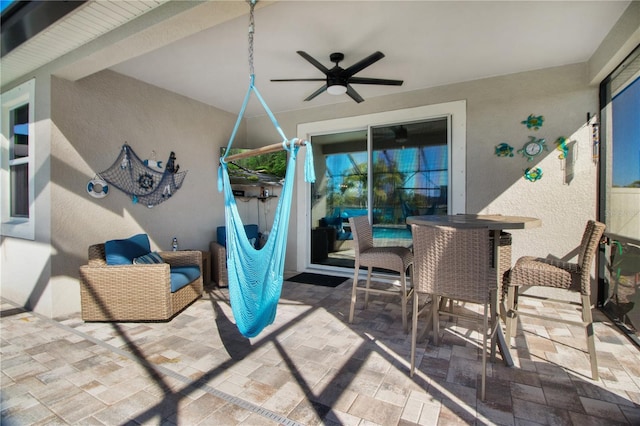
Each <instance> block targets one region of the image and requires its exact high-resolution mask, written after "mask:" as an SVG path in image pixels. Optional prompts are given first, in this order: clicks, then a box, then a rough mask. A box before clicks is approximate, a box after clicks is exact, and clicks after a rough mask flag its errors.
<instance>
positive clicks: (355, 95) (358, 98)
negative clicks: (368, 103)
mask: <svg viewBox="0 0 640 426" xmlns="http://www.w3.org/2000/svg"><path fill="white" fill-rule="evenodd" d="M347 95H349V96H351V99H353V100H354V101H356V102H357V103H360V102H364V99H362V96H360V95H359V94H358V92H356V90H355V89H354V88H353V87H351V85H350V84H347Z"/></svg>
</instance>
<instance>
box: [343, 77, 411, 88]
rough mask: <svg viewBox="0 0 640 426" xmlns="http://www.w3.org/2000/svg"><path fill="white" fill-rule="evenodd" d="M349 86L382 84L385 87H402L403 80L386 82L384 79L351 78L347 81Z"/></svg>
mask: <svg viewBox="0 0 640 426" xmlns="http://www.w3.org/2000/svg"><path fill="white" fill-rule="evenodd" d="M349 83H351V84H382V85H386V86H402V83H404V81H403V80H387V79H384V78H364V77H351V78H350V79H349Z"/></svg>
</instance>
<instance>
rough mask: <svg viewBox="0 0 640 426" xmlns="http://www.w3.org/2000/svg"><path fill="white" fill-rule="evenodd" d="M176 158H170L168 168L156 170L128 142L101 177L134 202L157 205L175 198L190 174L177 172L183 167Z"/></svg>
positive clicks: (100, 174)
mask: <svg viewBox="0 0 640 426" xmlns="http://www.w3.org/2000/svg"><path fill="white" fill-rule="evenodd" d="M172 154H173V153H172ZM174 159H175V156H173V155H172V156H171V157H169V161H168V162H167V166H166V168H165V170H158V169H154V168H152V167H148V166H146V165H145V163H144V161H143V160H141V159H140V157H138V156H137V155H136V153H135V152H133V150H132V149H131V147H130V146H129V145H127V144H124V145H123V146H122V150H121V151H120V155H118V158H117V159H116V161H115V162H114V163H113V165H111V167H109V168H108V169H107V170H105V171H103V172H100V173H98V176H100V177H101V178H102V179H104V180H105V181H107V183H108V184H110V185H112V186H114V187H115V188H118V189H119V190H121V191H122V192H124V193H125V194H127V195H129V196H131V199H132V201H133V203H134V204H136V203H140V204H142V205H145V206H147V207H153V206H157V205H158V204H160V203H162V202H163V201H166V200H168V199H169V198H171V196H172V195H173V194H175V192H176V191H177V190H178V189H180V187H181V186H182V181H184V178H185V176H186V175H187V171H183V172H178V171H177V169H178V168H179V166H178V167H175V166H174V161H173V160H174Z"/></svg>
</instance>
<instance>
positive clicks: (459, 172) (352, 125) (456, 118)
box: [295, 100, 467, 272]
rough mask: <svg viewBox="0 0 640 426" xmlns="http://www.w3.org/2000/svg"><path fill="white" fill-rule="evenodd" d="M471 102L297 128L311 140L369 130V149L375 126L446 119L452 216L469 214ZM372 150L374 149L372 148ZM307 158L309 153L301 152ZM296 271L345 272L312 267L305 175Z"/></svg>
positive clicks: (299, 189)
mask: <svg viewBox="0 0 640 426" xmlns="http://www.w3.org/2000/svg"><path fill="white" fill-rule="evenodd" d="M466 109H467V102H466V100H459V101H452V102H446V103H441V104H435V105H426V106H421V107H415V108H406V109H399V110H394V111H386V112H379V113H373V114H366V115H360V116H354V117H345V118H337V119H331V120H325V121H316V122H310V123H301V124H299V125H298V128H297V137H298V138H300V139H303V140H311V137H312V136H316V135H326V134H331V133H341V132H349V131H354V130H362V129H367V130H368V137H367V146H368V147H370V146H371V132H370V128H371V127H372V126H381V125H392V124H393V123H400V122H407V121H418V120H429V119H433V118H443V117H446V118H447V119H448V123H449V131H448V135H447V138H448V140H447V144H448V147H449V156H448V162H449V164H448V167H449V176H450V177H449V179H450V184H449V188H448V192H449V193H448V200H449V208H448V210H449V214H458V213H465V212H466V151H467V150H466V134H467V117H466ZM369 150H370V148H369ZM301 153H302V155H306V151H305V152H303V151H301ZM296 180H297V182H296V189H295V191H296V192H295V196H296V200H297V206H298V208H297V209H296V230H295V232H296V235H297V237H298V238H297V239H296V245H297V247H296V251H295V252H296V253H297V254H296V270H297V271H308V270H318V269H321V270H324V271H330V270H335V271H337V272H344V268H339V267H332V266H323V265H317V264H311V218H310V212H311V185H308V184H306V183H305V182H304V181H303V178H302V176H301V174H298V175H297V176H296Z"/></svg>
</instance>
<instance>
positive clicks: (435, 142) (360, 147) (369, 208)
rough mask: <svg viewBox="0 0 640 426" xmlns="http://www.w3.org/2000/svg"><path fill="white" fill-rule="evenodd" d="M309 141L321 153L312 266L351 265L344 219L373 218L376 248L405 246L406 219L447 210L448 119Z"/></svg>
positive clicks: (315, 191)
mask: <svg viewBox="0 0 640 426" xmlns="http://www.w3.org/2000/svg"><path fill="white" fill-rule="evenodd" d="M369 141H370V142H369ZM311 142H312V145H313V146H314V149H315V150H316V152H318V154H315V155H316V156H318V157H320V158H321V159H319V158H318V157H316V178H317V180H316V183H315V184H314V186H313V187H312V191H311V192H312V202H311V206H312V207H311V220H312V226H311V228H312V229H311V263H313V264H320V265H329V266H338V267H349V268H353V266H354V251H353V237H352V235H351V230H350V229H349V222H348V220H349V217H352V216H362V215H368V216H369V217H370V218H371V219H372V224H373V236H374V244H375V245H387V246H390V245H394V246H398V245H399V246H405V247H409V246H411V244H412V241H411V231H410V230H409V228H407V226H406V218H407V216H411V215H418V214H420V215H425V214H447V211H448V210H447V209H448V201H449V200H448V188H449V171H448V167H449V166H448V164H449V161H448V158H449V152H450V150H449V146H448V120H447V118H438V119H434V120H422V121H416V122H409V123H394V124H391V125H384V126H375V127H370V128H369V129H363V130H358V131H352V132H345V133H338V134H329V135H319V136H313V137H312V139H311Z"/></svg>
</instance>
